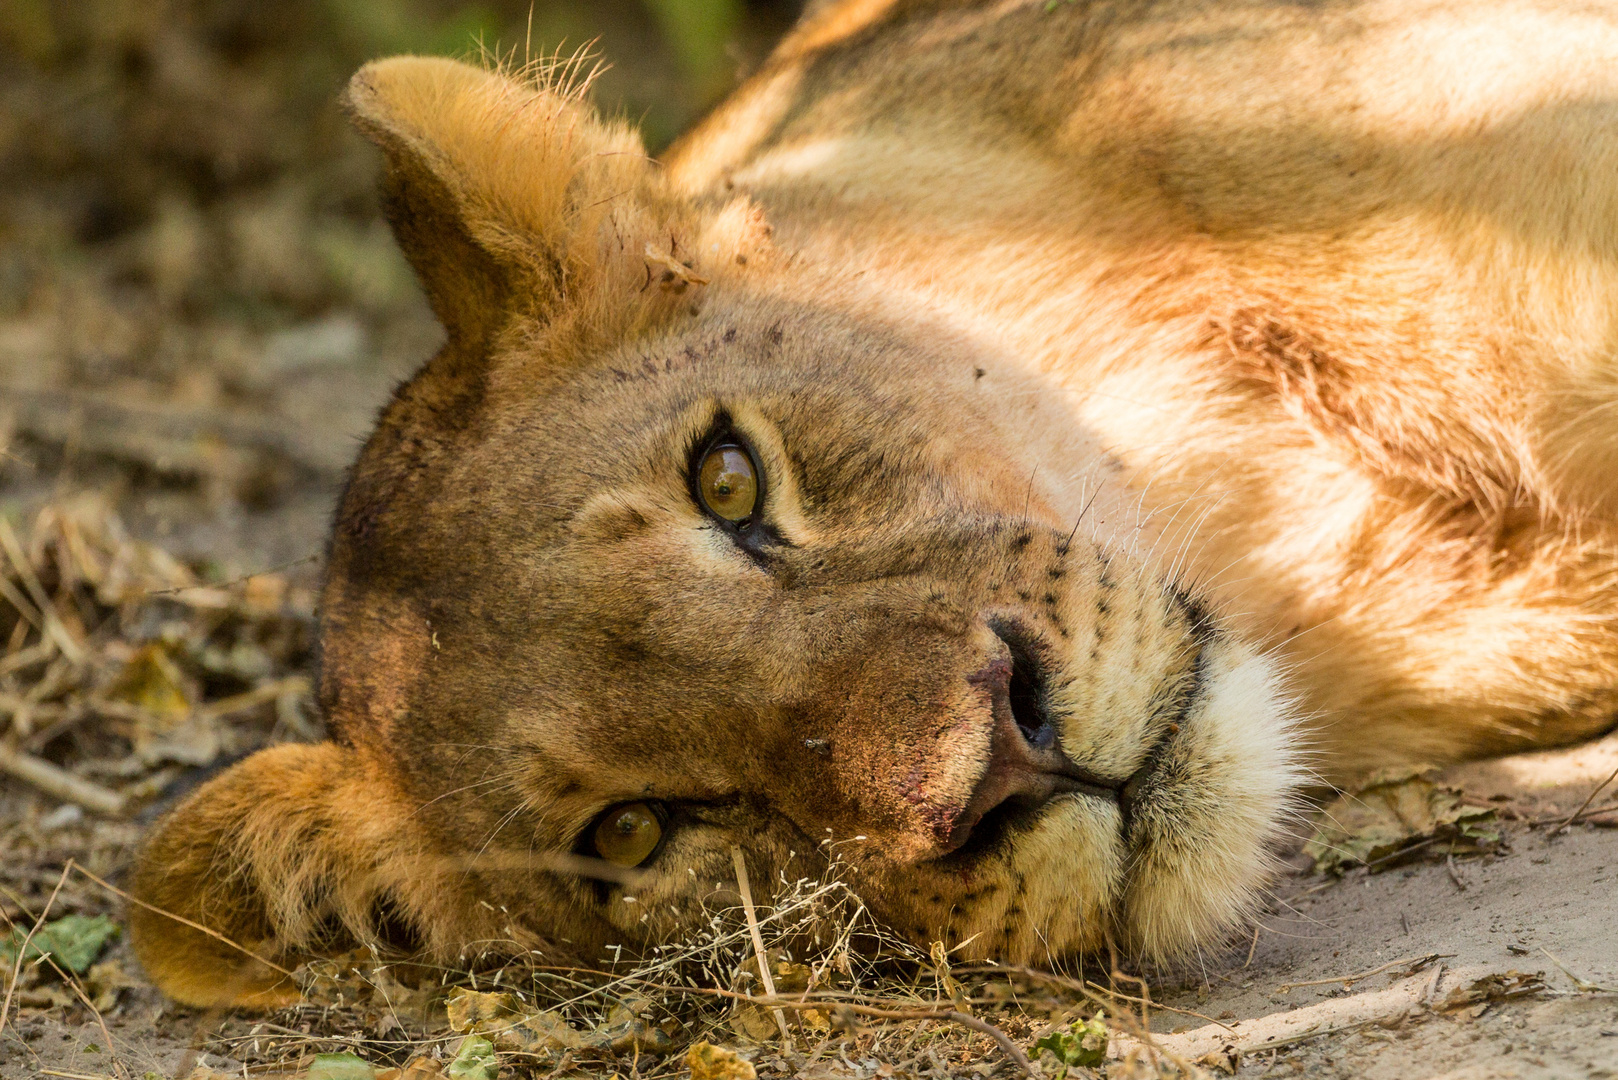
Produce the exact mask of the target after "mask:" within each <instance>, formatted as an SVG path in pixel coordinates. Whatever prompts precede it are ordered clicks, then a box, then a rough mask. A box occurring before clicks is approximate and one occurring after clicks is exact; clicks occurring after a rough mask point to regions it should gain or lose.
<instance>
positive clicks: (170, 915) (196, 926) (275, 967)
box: [64, 859, 293, 979]
mask: <svg viewBox="0 0 1618 1080" xmlns="http://www.w3.org/2000/svg"><path fill="white" fill-rule="evenodd" d="M67 866H68V868H71V869H74V870H77V871H78V872H79V873H81V874H83V875H84V876H85V877H87V878H89V879H90V880H91V881H93V882H95V883H96V884H97V885H99V886H101V887H102V888H103V889H106V890H107V891H108V892H110V893H113V894H114V895H116V896H121V897H123V898H124V899H125V900H127V901H129V902H130V903H131V904H137V905H139V906H140V907H143V908H145V909H146V910H147V911H150V912H152V913H153V914H156V915H161V916H163V917H164V918H165V919H173V920H174V921H175V922H177V923H179V924H180V925H182V926H189V927H190V928H191V929H193V930H196V931H197V932H199V933H203V934H207V935H208V936H209V937H211V938H213V939H214V940H215V941H218V942H222V943H223V944H225V945H228V946H230V947H231V948H232V949H235V950H236V951H237V952H239V953H241V954H242V955H243V956H249V957H252V958H253V959H254V960H257V961H258V962H259V963H261V964H263V965H264V966H265V967H267V968H269V969H270V970H272V971H276V972H279V973H280V974H282V975H285V976H286V977H287V978H289V979H290V978H292V977H293V972H291V971H288V970H287V969H286V968H284V967H282V966H281V965H280V964H277V963H275V962H274V961H272V960H266V959H264V957H262V956H260V955H258V953H256V952H253V951H252V950H251V949H248V948H247V947H245V946H243V945H239V944H237V943H236V942H234V941H232V940H231V939H230V938H228V937H226V936H225V935H224V934H221V933H220V932H219V931H217V930H210V929H209V928H208V927H206V926H203V925H202V924H201V923H195V922H192V921H191V920H190V919H187V918H185V917H184V916H181V915H176V914H174V912H172V911H165V910H163V909H162V908H160V907H158V906H157V905H155V904H148V903H147V902H146V901H144V900H141V899H138V898H137V897H134V896H130V895H129V894H128V893H126V892H124V890H122V889H120V888H119V887H118V886H116V885H114V884H112V883H111V882H109V881H105V880H103V879H102V878H99V877H97V876H96V875H95V874H92V873H91V872H90V871H88V870H86V869H85V868H84V867H82V866H80V865H79V864H78V863H76V862H74V861H73V860H71V859H69V860H68V863H67ZM64 872H65V869H64Z"/></svg>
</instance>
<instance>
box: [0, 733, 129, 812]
mask: <svg viewBox="0 0 1618 1080" xmlns="http://www.w3.org/2000/svg"><path fill="white" fill-rule="evenodd" d="M0 771H4V772H6V773H9V774H10V775H12V776H14V777H16V778H17V779H18V780H21V781H23V782H24V783H26V784H31V785H33V786H34V787H36V788H38V789H39V790H41V791H43V792H45V793H46V794H47V795H54V796H56V797H57V798H58V799H63V800H66V801H67V802H71V803H77V804H78V805H80V806H82V807H84V808H85V809H86V810H94V811H95V812H96V813H98V814H107V815H109V816H112V817H117V816H119V815H121V814H122V813H123V812H124V809H125V806H126V800H125V799H124V797H123V796H122V795H120V794H118V793H117V792H115V791H109V790H108V789H107V788H104V787H102V786H101V785H100V784H97V783H93V782H91V781H89V780H86V779H84V778H83V777H81V776H75V775H73V774H72V773H70V772H68V771H67V770H66V769H63V768H59V767H58V766H55V765H52V764H51V763H50V762H48V761H46V760H45V759H44V758H40V757H35V756H34V755H33V754H29V753H25V752H24V751H22V750H18V749H16V748H15V747H13V746H10V745H8V744H7V743H5V742H3V741H0Z"/></svg>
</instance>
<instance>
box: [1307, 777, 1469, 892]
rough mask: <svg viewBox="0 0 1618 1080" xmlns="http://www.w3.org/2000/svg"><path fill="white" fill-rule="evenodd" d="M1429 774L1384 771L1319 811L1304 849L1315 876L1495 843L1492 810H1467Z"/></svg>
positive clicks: (1457, 796) (1380, 866) (1455, 793)
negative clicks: (1313, 831) (1417, 855)
mask: <svg viewBox="0 0 1618 1080" xmlns="http://www.w3.org/2000/svg"><path fill="white" fill-rule="evenodd" d="M1430 776H1431V770H1423V771H1412V770H1409V769H1403V770H1385V771H1383V772H1380V773H1377V774H1375V775H1373V776H1372V777H1371V778H1370V780H1368V781H1367V782H1366V783H1365V784H1364V786H1362V787H1361V788H1360V789H1359V790H1357V791H1355V792H1353V793H1351V794H1344V795H1340V796H1338V798H1337V799H1336V800H1334V801H1333V802H1332V803H1331V805H1329V806H1327V807H1326V809H1325V810H1324V811H1323V812H1322V813H1321V817H1320V823H1319V825H1318V826H1317V827H1316V828H1315V833H1314V835H1313V836H1311V837H1310V838H1309V842H1308V843H1307V844H1305V845H1304V848H1303V850H1304V854H1306V855H1308V856H1309V857H1310V858H1312V859H1313V860H1314V868H1315V870H1316V871H1317V872H1332V873H1341V872H1342V871H1343V870H1344V869H1346V868H1347V867H1350V866H1355V865H1362V864H1364V865H1372V866H1373V868H1375V869H1385V868H1388V867H1390V866H1396V865H1399V864H1400V863H1401V862H1403V861H1404V859H1405V858H1407V857H1412V856H1414V855H1415V854H1416V853H1417V851H1426V850H1428V849H1429V848H1430V849H1432V851H1433V852H1434V853H1435V854H1447V853H1449V852H1450V851H1452V850H1453V851H1455V852H1464V853H1467V854H1473V853H1476V852H1480V851H1491V850H1494V849H1495V848H1497V847H1498V846H1499V844H1500V833H1499V832H1498V831H1496V830H1495V829H1493V828H1490V825H1491V824H1492V823H1493V821H1494V820H1495V813H1494V811H1493V810H1486V809H1482V808H1479V807H1473V806H1467V805H1465V804H1464V803H1462V802H1461V800H1460V794H1461V793H1460V792H1459V791H1457V790H1455V789H1453V788H1447V787H1441V786H1439V785H1438V784H1436V783H1434V782H1433V781H1432V779H1431V778H1430Z"/></svg>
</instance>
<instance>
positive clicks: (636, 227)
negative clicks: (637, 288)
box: [345, 56, 668, 351]
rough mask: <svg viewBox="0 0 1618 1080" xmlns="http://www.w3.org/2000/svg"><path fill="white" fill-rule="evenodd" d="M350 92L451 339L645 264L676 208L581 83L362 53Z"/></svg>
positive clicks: (401, 228)
mask: <svg viewBox="0 0 1618 1080" xmlns="http://www.w3.org/2000/svg"><path fill="white" fill-rule="evenodd" d="M345 100H346V104H347V107H348V110H349V112H350V114H351V115H352V116H353V118H354V121H355V123H356V125H357V126H358V127H359V129H360V130H361V131H362V132H363V133H364V134H365V135H366V136H367V137H368V138H370V139H371V140H372V141H373V142H375V143H376V144H377V145H378V146H379V147H380V148H381V149H382V151H383V153H384V154H385V155H386V157H387V174H386V177H385V179H384V182H383V193H384V204H385V210H386V213H387V216H388V220H389V222H390V223H391V224H392V226H393V230H394V233H395V234H396V235H397V237H398V240H399V246H400V247H401V248H402V249H403V250H404V253H405V257H406V258H408V259H409V260H410V262H411V264H412V265H413V266H414V267H415V269H416V273H417V274H418V275H419V276H420V278H421V281H422V284H423V286H424V287H425V288H426V290H427V295H428V298H429V300H430V301H431V303H432V305H433V310H434V311H435V312H436V313H437V315H438V317H439V319H440V320H442V321H443V323H444V326H445V328H446V329H447V330H448V331H449V334H450V338H451V340H452V342H454V343H455V344H456V345H458V346H460V347H462V348H463V349H469V350H473V351H478V350H479V349H480V346H482V345H483V344H484V343H486V342H487V341H488V340H489V338H490V337H491V335H492V334H493V333H494V332H495V331H497V330H498V329H499V328H500V326H501V325H502V324H503V323H504V321H505V320H506V319H507V318H508V317H509V316H510V315H511V314H512V312H513V310H514V309H521V310H524V311H526V312H529V313H532V314H536V315H539V316H540V317H542V318H543V317H547V316H549V315H552V314H554V311H553V310H550V309H554V308H555V307H556V306H557V305H561V304H566V303H568V302H569V301H570V299H573V300H577V299H578V298H580V297H582V296H588V295H590V294H592V293H597V292H599V291H600V290H601V289H602V288H603V287H604V286H607V285H608V284H609V282H607V281H602V280H601V278H602V276H603V275H605V276H606V277H607V278H612V277H614V276H617V277H621V278H623V279H625V280H624V282H623V283H628V281H629V279H631V278H634V277H636V276H638V275H641V274H643V273H644V272H645V265H644V257H643V252H642V248H643V247H644V246H645V244H646V243H647V242H648V241H647V239H646V238H647V237H650V236H654V235H656V234H657V233H659V232H666V226H665V224H664V222H663V221H662V220H660V219H664V218H666V217H667V216H668V207H667V206H666V205H662V206H660V205H658V203H659V202H660V201H661V200H660V197H659V195H658V193H657V191H656V190H655V189H656V188H657V184H656V182H655V181H656V179H657V178H656V177H655V175H654V167H653V166H652V164H651V162H650V161H649V160H648V159H647V157H646V153H645V150H644V149H643V148H642V145H641V142H640V138H639V136H638V135H636V134H635V133H634V132H633V131H632V130H630V129H629V128H628V127H627V126H625V125H622V124H607V123H604V122H602V121H601V120H600V119H599V118H598V117H597V116H596V115H595V113H594V111H593V110H592V109H591V108H590V107H589V106H588V105H587V104H586V103H584V102H583V101H581V100H580V99H579V96H578V95H577V94H575V93H563V92H558V91H556V90H553V89H547V88H546V87H544V86H536V85H534V84H531V83H528V82H523V81H519V80H517V79H514V78H510V77H508V76H505V75H502V74H499V73H496V72H490V71H485V70H483V69H482V68H477V67H473V66H471V65H469V64H464V63H461V62H459V61H455V60H446V59H441V58H429V57H416V56H401V57H395V58H393V59H390V60H379V61H376V62H375V63H371V64H367V65H366V66H365V67H364V68H361V69H360V71H359V72H358V73H357V74H356V75H355V76H354V77H353V79H352V80H351V81H350V82H349V85H348V91H347V94H346V98H345Z"/></svg>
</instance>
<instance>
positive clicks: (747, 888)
mask: <svg viewBox="0 0 1618 1080" xmlns="http://www.w3.org/2000/svg"><path fill="white" fill-rule="evenodd" d="M730 858H731V861H732V862H733V863H734V864H735V866H736V887H737V888H738V889H740V890H741V891H742V910H743V911H744V912H746V913H747V932H748V933H749V934H750V935H751V936H752V938H753V955H754V956H755V957H757V958H758V975H759V978H760V979H762V980H763V982H764V993H765V994H767V995H768V996H769V997H770V998H772V999H773V998H774V997H775V976H773V975H771V974H770V962H769V960H768V959H766V957H765V955H764V935H763V934H761V933H760V932H759V928H758V912H757V911H755V910H754V909H753V886H752V884H751V883H750V882H749V881H748V880H747V858H746V856H745V855H744V854H743V853H742V849H741V848H740V847H733V848H731V849H730ZM770 1012H771V1013H772V1014H773V1015H774V1016H775V1023H776V1026H778V1027H779V1028H780V1029H781V1041H782V1042H783V1043H787V1042H791V1041H792V1033H791V1032H789V1031H787V1018H786V1016H785V1014H783V1013H782V1012H781V1009H780V1007H779V1006H772V1007H771V1009H770Z"/></svg>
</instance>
